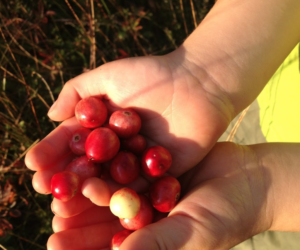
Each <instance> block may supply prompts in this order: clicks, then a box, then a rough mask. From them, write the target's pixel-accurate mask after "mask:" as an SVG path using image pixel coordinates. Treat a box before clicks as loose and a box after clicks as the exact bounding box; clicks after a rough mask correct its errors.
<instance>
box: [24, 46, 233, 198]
mask: <svg viewBox="0 0 300 250" xmlns="http://www.w3.org/2000/svg"><path fill="white" fill-rule="evenodd" d="M178 53H180V50H177V51H176V52H175V53H172V54H169V55H168V56H162V57H141V58H130V59H124V60H120V61H115V62H112V63H108V64H105V65H103V66H101V67H99V68H97V69H95V70H93V71H90V72H88V73H84V74H82V75H80V76H78V77H76V78H74V79H72V80H70V81H69V82H68V83H67V84H66V85H65V86H64V88H63V90H62V91H61V93H60V95H59V97H58V99H57V101H56V103H55V106H54V107H53V108H52V109H51V110H50V112H49V117H50V118H51V119H53V120H56V121H63V122H62V124H60V125H59V126H58V127H57V128H56V129H55V130H54V131H52V132H51V133H50V134H49V135H48V136H47V137H46V138H45V139H43V140H42V141H41V142H40V143H39V144H38V145H36V146H35V147H34V148H33V149H31V150H30V151H29V152H28V154H27V155H26V165H27V166H28V168H30V169H32V170H35V171H37V173H36V174H35V175H34V178H33V186H34V188H35V189H36V191H37V192H39V193H44V194H45V193H49V192H50V179H51V177H52V175H53V174H54V173H56V172H58V171H61V170H62V169H63V168H64V167H65V166H66V164H67V163H68V161H70V159H69V158H70V156H68V155H67V154H68V153H69V147H68V140H69V138H70V136H71V133H72V131H74V130H75V129H77V128H78V127H79V124H78V122H77V121H76V119H75V118H74V108H75V105H76V104H77V102H78V101H79V100H80V99H81V98H84V97H87V96H99V97H102V98H103V99H104V100H105V102H106V104H107V106H108V108H109V110H110V111H113V110H116V109H119V108H125V107H134V109H136V110H137V112H138V113H139V114H140V116H141V118H142V124H143V125H142V130H141V134H143V135H144V136H145V137H146V138H147V141H148V145H153V144H159V145H161V146H164V147H165V148H167V149H168V150H169V151H170V152H171V154H172V157H173V164H172V167H171V168H170V170H169V172H168V174H170V175H173V176H175V177H178V176H180V175H182V174H183V173H185V172H186V171H188V170H189V169H191V168H192V167H193V166H194V165H195V164H196V163H197V162H199V161H200V160H201V159H202V158H203V157H204V156H205V155H206V154H207V153H208V151H209V149H210V148H211V147H212V146H213V145H214V143H215V142H216V141H217V139H218V138H219V136H220V135H221V134H222V132H223V131H224V130H225V129H226V127H227V125H228V123H229V122H230V120H231V118H232V113H231V110H230V108H231V105H230V102H229V101H228V99H226V96H225V95H224V94H223V93H221V92H220V91H219V88H217V87H216V86H214V85H213V84H212V83H209V85H208V82H206V81H204V82H201V81H200V80H199V78H197V77H195V76H194V75H193V74H192V73H191V72H195V70H196V71H197V67H196V66H195V65H193V64H192V63H189V62H183V61H179V60H181V57H180V56H179V55H178ZM179 65H180V66H179ZM197 72H198V73H197V74H199V73H201V70H200V69H199V71H197ZM203 74H205V73H204V72H203ZM204 78H205V77H203V79H204Z"/></svg>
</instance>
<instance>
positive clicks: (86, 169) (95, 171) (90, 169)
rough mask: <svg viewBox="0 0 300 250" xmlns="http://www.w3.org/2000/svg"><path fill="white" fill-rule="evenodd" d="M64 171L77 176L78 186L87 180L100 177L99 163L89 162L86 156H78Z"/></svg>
mask: <svg viewBox="0 0 300 250" xmlns="http://www.w3.org/2000/svg"><path fill="white" fill-rule="evenodd" d="M65 170H66V171H70V172H73V173H75V174H77V175H78V177H79V179H80V184H82V183H83V182H84V181H85V180H86V179H87V178H91V177H100V175H101V165H100V163H94V162H92V161H89V160H88V158H87V157H86V155H83V156H80V157H78V158H76V159H75V160H73V161H71V162H70V163H69V164H68V165H67V167H66V168H65Z"/></svg>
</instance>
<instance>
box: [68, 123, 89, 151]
mask: <svg viewBox="0 0 300 250" xmlns="http://www.w3.org/2000/svg"><path fill="white" fill-rule="evenodd" d="M91 132H92V130H90V129H88V128H79V129H77V130H76V131H75V132H74V133H73V134H72V137H71V139H70V141H69V146H70V149H71V151H72V152H73V153H74V154H76V155H85V141H86V138H87V137H88V135H89V134H90V133H91Z"/></svg>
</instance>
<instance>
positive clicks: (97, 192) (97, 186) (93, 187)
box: [81, 178, 112, 206]
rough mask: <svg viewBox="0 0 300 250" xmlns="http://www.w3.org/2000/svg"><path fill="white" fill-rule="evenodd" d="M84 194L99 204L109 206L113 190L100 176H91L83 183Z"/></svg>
mask: <svg viewBox="0 0 300 250" xmlns="http://www.w3.org/2000/svg"><path fill="white" fill-rule="evenodd" d="M81 190H82V194H83V195H84V196H85V197H86V198H88V199H90V201H91V202H93V203H94V204H96V205H98V206H108V205H109V201H110V197H111V195H112V191H111V189H110V188H109V186H108V184H107V183H106V182H105V181H103V180H101V179H99V178H89V179H87V180H86V181H85V182H84V183H83V184H82V188H81Z"/></svg>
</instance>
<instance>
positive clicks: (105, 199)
mask: <svg viewBox="0 0 300 250" xmlns="http://www.w3.org/2000/svg"><path fill="white" fill-rule="evenodd" d="M126 186H127V187H129V188H131V189H134V190H135V191H136V192H139V193H144V192H145V191H146V190H147V188H148V187H149V182H148V181H147V180H146V179H144V178H143V177H141V176H139V177H138V178H137V179H136V180H135V181H133V182H131V183H130V184H128V185H126ZM122 187H124V185H121V184H118V183H116V182H115V181H113V180H106V181H104V180H101V179H99V178H96V177H93V178H89V179H87V180H86V181H85V182H84V183H83V184H82V188H81V191H82V194H83V195H84V196H85V197H86V198H88V199H90V201H91V202H93V203H94V204H96V205H98V206H109V201H110V197H111V196H112V194H113V193H114V192H116V191H117V190H118V189H120V188H122Z"/></svg>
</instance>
